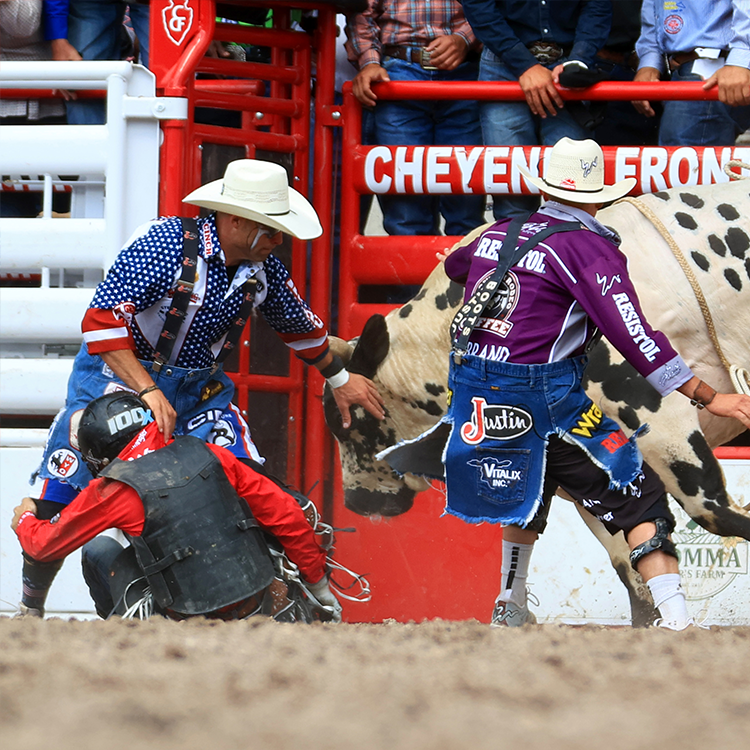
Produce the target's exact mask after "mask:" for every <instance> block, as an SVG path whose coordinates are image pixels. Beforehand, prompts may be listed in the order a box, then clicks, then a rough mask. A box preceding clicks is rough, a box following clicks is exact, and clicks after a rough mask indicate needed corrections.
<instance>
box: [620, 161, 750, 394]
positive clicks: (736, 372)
mask: <svg viewBox="0 0 750 750" xmlns="http://www.w3.org/2000/svg"><path fill="white" fill-rule="evenodd" d="M733 166H739V167H743V168H747V169H750V165H748V164H744V163H743V162H739V161H729V162H727V164H726V166H725V167H724V171H725V172H726V173H727V174H728V175H729V177H730V179H733V180H740V179H747V178H744V177H741V176H740V175H738V174H737V173H735V172H731V170H730V167H733ZM617 202H618V203H630V204H631V205H633V206H635V208H637V209H638V210H639V211H640V212H641V213H642V214H643V215H644V216H645V217H646V218H647V219H648V220H649V221H650V222H651V223H652V224H653V225H654V228H655V229H656V231H657V232H659V234H660V235H661V236H662V238H663V239H664V241H665V242H666V243H667V245H668V246H669V249H670V250H671V251H672V255H674V257H675V259H676V260H677V262H678V263H679V264H680V268H682V272H683V273H684V274H685V277H686V278H687V280H688V282H689V283H690V287H691V289H692V290H693V294H694V295H695V298H696V300H697V301H698V307H700V310H701V314H702V315H703V320H704V322H705V324H706V328H707V329H708V335H709V336H710V338H711V342H712V343H713V345H714V349H716V353H717V354H718V355H719V359H720V360H721V364H722V365H723V366H724V368H725V369H726V370H727V372H728V373H729V379H730V380H731V382H732V386H733V387H734V390H735V391H736V392H737V393H743V394H745V395H746V396H750V374H749V373H748V371H747V370H746V369H745V368H743V367H738V366H737V365H733V364H731V362H729V360H728V359H727V358H726V356H725V355H724V351H723V350H722V348H721V344H720V343H719V337H718V336H717V334H716V327H715V326H714V321H713V318H712V317H711V311H710V310H709V308H708V302H707V301H706V297H705V296H704V294H703V290H702V289H701V287H700V284H699V283H698V279H697V278H696V277H695V274H694V273H693V270H692V269H691V268H690V266H689V265H688V262H687V259H686V258H685V256H684V254H683V252H682V250H680V247H679V245H678V244H677V242H676V241H675V239H674V237H673V236H672V235H671V234H670V232H669V230H668V229H667V228H666V226H664V223H663V222H662V220H661V219H660V218H659V217H658V216H657V215H656V214H655V213H654V211H653V210H652V209H651V208H650V207H649V206H647V205H646V204H645V203H643V201H641V200H639V199H638V198H632V197H630V196H626V197H625V198H621V199H620V200H619V201H617Z"/></svg>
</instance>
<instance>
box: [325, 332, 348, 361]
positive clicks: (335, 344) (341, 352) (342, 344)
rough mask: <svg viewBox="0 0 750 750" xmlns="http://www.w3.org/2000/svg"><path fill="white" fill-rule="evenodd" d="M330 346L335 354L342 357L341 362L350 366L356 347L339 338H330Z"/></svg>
mask: <svg viewBox="0 0 750 750" xmlns="http://www.w3.org/2000/svg"><path fill="white" fill-rule="evenodd" d="M328 345H329V346H330V347H331V352H332V353H333V354H337V355H338V356H339V357H341V361H342V362H343V363H344V364H348V362H349V360H350V359H351V358H352V352H353V351H354V347H353V346H352V345H351V344H350V343H349V342H348V341H344V339H340V338H339V337H338V336H329V337H328Z"/></svg>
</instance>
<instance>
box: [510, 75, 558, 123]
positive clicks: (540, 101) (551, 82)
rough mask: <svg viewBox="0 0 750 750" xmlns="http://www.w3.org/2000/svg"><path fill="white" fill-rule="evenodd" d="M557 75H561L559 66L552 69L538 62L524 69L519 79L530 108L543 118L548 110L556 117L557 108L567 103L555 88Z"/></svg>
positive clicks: (533, 112)
mask: <svg viewBox="0 0 750 750" xmlns="http://www.w3.org/2000/svg"><path fill="white" fill-rule="evenodd" d="M558 67H559V68H562V66H558ZM555 75H557V76H558V77H559V70H558V68H555V70H554V71H551V70H549V69H548V68H545V67H544V65H539V64H537V65H532V66H531V67H530V68H529V69H528V70H526V71H524V73H523V74H522V75H521V77H520V78H519V79H518V83H519V84H520V86H521V90H522V91H523V93H524V96H525V97H526V103H527V104H528V105H529V109H530V110H531V112H532V114H535V115H537V116H539V117H541V118H542V119H544V118H546V117H547V113H548V112H549V114H551V115H552V116H553V117H554V116H555V115H556V114H557V110H558V109H562V108H563V106H564V104H565V103H564V102H563V99H562V97H561V96H560V92H559V91H558V90H557V89H556V88H555Z"/></svg>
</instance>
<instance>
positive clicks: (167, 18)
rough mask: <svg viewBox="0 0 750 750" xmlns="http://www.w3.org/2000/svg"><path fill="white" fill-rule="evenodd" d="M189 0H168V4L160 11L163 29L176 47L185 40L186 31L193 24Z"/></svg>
mask: <svg viewBox="0 0 750 750" xmlns="http://www.w3.org/2000/svg"><path fill="white" fill-rule="evenodd" d="M189 3H190V0H185V2H184V3H176V2H174V0H170V3H169V6H168V7H167V8H164V10H163V11H162V12H161V15H162V22H163V23H164V29H165V31H166V32H167V36H168V37H169V39H170V40H171V41H172V42H174V44H176V45H177V46H178V47H179V46H180V45H181V44H182V43H183V42H184V41H185V37H186V36H187V33H188V31H190V28H191V27H192V25H193V9H192V8H191V7H190V6H189Z"/></svg>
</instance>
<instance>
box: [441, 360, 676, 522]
mask: <svg viewBox="0 0 750 750" xmlns="http://www.w3.org/2000/svg"><path fill="white" fill-rule="evenodd" d="M585 367H586V359H585V357H577V358H575V359H564V360H562V361H560V362H551V363H548V364H542V365H520V364H513V363H510V362H496V361H493V360H487V359H482V358H480V357H475V356H471V355H469V356H466V357H464V358H463V360H462V362H461V364H460V365H457V364H456V363H455V362H454V360H453V359H452V358H451V361H450V370H449V376H448V388H449V389H450V393H451V402H450V407H449V409H448V414H447V415H446V417H444V418H443V420H444V421H447V422H449V423H451V425H452V427H451V433H450V436H449V438H448V444H447V446H446V449H445V453H444V462H445V481H446V491H447V503H446V508H445V509H446V512H448V513H450V514H452V515H454V516H457V517H458V518H461V519H463V520H465V521H468V522H469V523H480V522H483V521H487V522H489V523H503V524H515V525H520V526H525V525H526V524H527V523H529V522H530V521H531V520H532V519H533V518H534V516H535V514H536V513H537V511H538V509H539V507H540V506H541V503H542V501H543V490H544V476H545V471H546V460H547V445H548V442H549V438H550V436H552V435H557V436H558V437H559V438H561V439H563V440H564V441H565V442H567V443H569V444H571V445H575V446H577V447H578V448H580V449H581V450H582V451H583V452H584V453H585V455H586V456H588V457H589V458H590V459H591V461H592V462H593V463H594V464H595V465H596V466H597V467H599V469H601V470H602V471H603V472H604V473H606V476H607V480H606V482H605V484H606V485H607V486H608V488H609V489H612V490H616V491H618V492H617V493H615V494H618V495H619V499H618V502H617V503H616V505H621V504H623V502H624V501H625V500H626V497H627V495H626V490H628V491H632V492H633V494H634V495H640V490H639V489H638V488H637V487H636V483H637V482H638V481H639V479H640V477H641V474H642V471H641V466H642V463H643V459H642V456H641V453H640V451H639V449H638V446H637V445H636V442H635V438H636V436H637V434H638V433H636V434H635V435H633V436H631V437H630V438H629V439H628V438H627V437H626V436H625V435H624V433H623V432H622V430H620V428H619V426H618V425H617V423H615V422H614V421H613V420H612V419H610V418H609V417H608V416H607V415H606V414H603V413H602V411H601V410H600V409H599V407H597V406H596V405H595V404H594V403H593V402H592V401H591V399H589V397H588V396H587V395H586V392H585V391H584V390H583V387H582V385H581V383H582V380H583V374H584V370H585ZM597 473H598V471H597ZM576 481H577V480H575V478H574V484H573V489H574V490H575V488H576V486H580V485H577V484H575V482H576ZM565 489H568V487H567V486H566V487H565ZM620 490H622V492H620ZM662 490H663V487H662ZM574 496H576V495H575V494H574ZM597 499H599V500H600V501H602V502H603V501H604V497H603V496H600V497H599V498H597ZM631 499H632V498H631ZM606 516H607V517H603V520H605V521H614V520H615V515H614V512H612V513H608V514H606Z"/></svg>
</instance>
